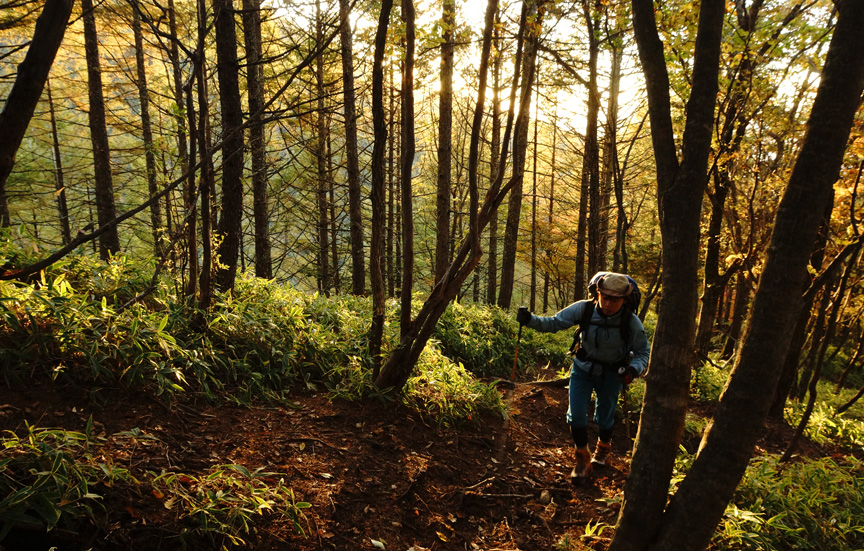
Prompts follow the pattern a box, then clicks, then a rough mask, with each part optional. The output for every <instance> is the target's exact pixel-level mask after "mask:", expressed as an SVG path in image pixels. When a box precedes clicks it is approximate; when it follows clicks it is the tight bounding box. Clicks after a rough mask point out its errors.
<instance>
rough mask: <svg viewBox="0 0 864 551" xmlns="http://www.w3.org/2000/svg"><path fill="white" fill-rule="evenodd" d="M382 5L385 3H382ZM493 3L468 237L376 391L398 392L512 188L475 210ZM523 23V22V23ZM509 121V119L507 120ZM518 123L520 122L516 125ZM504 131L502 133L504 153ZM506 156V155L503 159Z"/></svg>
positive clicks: (472, 155)
mask: <svg viewBox="0 0 864 551" xmlns="http://www.w3.org/2000/svg"><path fill="white" fill-rule="evenodd" d="M385 1H386V0H385ZM496 6H497V0H489V4H488V5H487V7H486V17H485V26H484V31H483V45H482V50H481V54H480V70H479V91H478V95H477V107H476V108H475V110H474V118H473V121H472V125H471V145H470V152H469V155H468V179H469V180H468V182H469V184H468V185H469V194H470V196H471V199H470V207H469V212H470V221H469V231H468V237H467V239H466V240H465V241H463V244H462V247H461V249H460V250H459V252H458V253H457V254H456V256H455V257H454V259H453V262H452V263H451V264H450V267H449V268H448V269H447V271H446V272H445V274H444V277H443V278H442V279H441V280H440V281H439V282H438V283H437V284H436V285H435V288H434V289H433V290H432V293H431V294H430V296H429V298H427V299H426V302H424V304H423V306H422V308H421V309H420V312H419V313H418V314H417V317H416V318H415V319H414V322H413V323H412V324H411V330H410V331H409V333H408V334H406V335H403V336H402V338H401V340H400V342H399V346H397V347H396V349H395V350H394V351H393V353H392V354H391V355H390V357H389V358H388V359H387V363H386V364H385V365H384V367H383V368H382V369H381V371H380V374H378V376H377V377H376V378H375V384H376V385H377V386H378V387H379V388H393V389H395V390H397V391H398V390H401V389H402V388H403V387H404V386H405V383H406V382H407V381H408V377H409V376H410V375H411V371H412V370H413V369H414V366H415V365H416V364H417V360H418V359H419V358H420V353H421V352H422V351H423V349H424V348H425V346H426V343H427V342H428V341H429V337H430V336H431V335H432V332H433V330H434V329H435V325H436V324H437V322H438V319H439V318H440V317H441V314H443V313H444V311H445V310H446V308H447V306H448V305H449V303H450V301H451V300H453V298H454V297H455V296H456V295H457V293H458V292H459V290H460V289H461V287H462V283H464V281H465V279H466V278H467V277H468V276H469V275H470V274H471V272H472V271H473V270H474V268H475V267H476V266H477V263H478V262H479V261H480V257H481V251H480V232H481V231H482V230H483V228H484V227H485V225H486V224H487V223H488V222H489V213H490V211H494V210H495V209H497V208H498V205H499V204H500V203H501V201H502V200H503V198H504V194H506V193H507V191H509V189H510V188H511V187H512V186H513V185H515V183H516V182H515V179H511V181H510V182H509V183H508V185H507V186H505V187H504V188H501V191H500V192H498V190H497V189H496V188H497V187H498V186H500V183H501V180H500V178H499V180H496V182H494V183H493V185H492V188H491V189H490V190H489V193H488V194H487V196H486V197H487V199H486V201H485V202H484V204H483V208H482V209H481V208H479V199H478V195H479V194H478V191H477V179H478V178H477V166H478V156H479V142H480V129H481V126H482V125H481V123H482V120H483V107H484V105H485V101H486V78H487V73H488V67H489V54H490V50H491V47H492V46H491V44H492V21H493V15H494V13H495V9H496ZM523 21H524V20H523ZM527 78H528V81H529V82H531V81H532V80H533V74H531V73H530V72H529V75H527ZM527 99H528V98H527V97H526V96H523V98H522V105H521V108H520V117H521V116H523V115H524V114H525V113H526V112H527V111H526V109H527V107H528V101H526V100H527ZM511 120H512V119H511ZM520 122H521V121H520ZM506 136H509V128H508V131H507V132H505V140H504V144H505V146H504V147H505V151H506V144H507V138H506ZM505 156H506V155H505Z"/></svg>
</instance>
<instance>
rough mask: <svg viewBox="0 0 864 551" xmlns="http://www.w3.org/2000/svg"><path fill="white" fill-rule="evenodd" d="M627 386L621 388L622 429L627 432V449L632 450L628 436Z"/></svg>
mask: <svg viewBox="0 0 864 551" xmlns="http://www.w3.org/2000/svg"><path fill="white" fill-rule="evenodd" d="M627 386H628V385H622V386H621V398H622V400H623V402H624V403H623V405H624V427H625V429H626V431H627V448H628V449H632V446H633V440H632V438H631V436H630V435H631V433H630V399H629V398H627Z"/></svg>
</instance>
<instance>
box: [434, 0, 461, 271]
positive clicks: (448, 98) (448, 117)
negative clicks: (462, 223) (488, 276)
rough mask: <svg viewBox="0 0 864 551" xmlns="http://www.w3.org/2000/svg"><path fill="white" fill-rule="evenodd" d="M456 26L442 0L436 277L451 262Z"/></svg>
mask: <svg viewBox="0 0 864 551" xmlns="http://www.w3.org/2000/svg"><path fill="white" fill-rule="evenodd" d="M455 26H456V4H455V2H454V0H443V2H442V15H441V27H442V29H443V30H442V33H441V79H440V82H441V92H440V97H439V101H438V190H437V196H436V197H437V211H436V218H435V219H436V228H437V229H436V238H435V278H434V280H435V281H438V280H439V279H441V277H442V276H443V275H444V271H445V270H446V269H447V266H449V265H450V246H451V244H450V242H449V240H448V236H449V227H450V186H451V182H450V173H451V170H452V156H453V136H452V132H453V51H454V50H455V47H456V44H455V41H454V36H455V32H454V31H455V29H454V27H455Z"/></svg>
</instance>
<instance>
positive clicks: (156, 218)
mask: <svg viewBox="0 0 864 551" xmlns="http://www.w3.org/2000/svg"><path fill="white" fill-rule="evenodd" d="M139 9H140V7H139V2H138V0H132V33H133V35H134V37H135V68H136V73H137V78H138V82H137V83H136V84H137V85H138V101H139V103H140V106H141V135H142V138H143V140H144V165H145V167H146V170H147V190H148V191H149V192H150V197H153V196H154V195H156V193H158V191H159V189H158V188H157V186H156V156H155V154H154V146H153V128H152V124H151V122H150V92H149V90H148V88H147V70H146V66H145V63H144V38H143V36H142V33H141V14H140V13H138V11H139ZM150 226H151V228H152V230H153V253H154V254H155V255H156V257H157V258H161V257H162V255H163V254H164V250H163V247H162V245H161V243H160V241H161V239H162V237H161V234H162V231H163V228H162V212H161V210H160V204H159V201H153V204H152V205H150Z"/></svg>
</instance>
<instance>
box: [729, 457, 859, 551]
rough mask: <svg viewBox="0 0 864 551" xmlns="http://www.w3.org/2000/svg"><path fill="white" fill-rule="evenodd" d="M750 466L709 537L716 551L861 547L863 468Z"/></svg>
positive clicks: (853, 463) (852, 462) (852, 463)
mask: <svg viewBox="0 0 864 551" xmlns="http://www.w3.org/2000/svg"><path fill="white" fill-rule="evenodd" d="M840 461H841V462H840V463H838V462H837V461H835V460H834V459H831V458H825V459H819V460H814V461H801V462H796V463H791V464H786V465H782V466H781V465H779V464H778V462H777V457H775V456H764V457H761V458H757V459H754V460H753V461H751V464H750V467H749V468H748V469H747V473H746V475H745V477H744V479H743V480H742V481H741V484H740V485H739V486H738V491H737V493H736V496H735V499H734V501H733V503H731V504H730V505H729V507H728V508H727V509H726V514H725V516H724V518H723V521H722V523H721V525H720V526H719V527H718V530H717V532H716V534H715V536H714V546H716V547H717V548H718V549H764V550H766V551H769V550H775V549H819V550H822V551H832V550H837V551H846V550H849V549H861V548H862V547H864V463H862V462H861V461H859V460H857V459H855V458H854V457H851V456H850V457H847V458H844V459H842V460H840Z"/></svg>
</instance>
